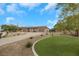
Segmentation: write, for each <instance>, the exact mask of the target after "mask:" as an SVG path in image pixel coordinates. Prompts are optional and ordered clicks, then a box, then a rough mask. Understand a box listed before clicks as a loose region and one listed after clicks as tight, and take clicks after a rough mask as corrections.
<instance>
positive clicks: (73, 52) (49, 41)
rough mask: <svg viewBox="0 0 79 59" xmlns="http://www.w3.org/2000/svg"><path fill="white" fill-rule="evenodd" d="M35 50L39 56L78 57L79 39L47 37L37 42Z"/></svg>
mask: <svg viewBox="0 0 79 59" xmlns="http://www.w3.org/2000/svg"><path fill="white" fill-rule="evenodd" d="M35 50H36V52H37V54H38V55H41V56H79V37H72V36H53V37H48V38H46V39H44V40H41V41H39V42H38V43H37V44H36V45H35Z"/></svg>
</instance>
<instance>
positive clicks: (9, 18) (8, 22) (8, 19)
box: [6, 17, 15, 24]
mask: <svg viewBox="0 0 79 59" xmlns="http://www.w3.org/2000/svg"><path fill="white" fill-rule="evenodd" d="M13 20H15V19H14V18H13V17H7V18H6V24H10V22H11V21H13Z"/></svg>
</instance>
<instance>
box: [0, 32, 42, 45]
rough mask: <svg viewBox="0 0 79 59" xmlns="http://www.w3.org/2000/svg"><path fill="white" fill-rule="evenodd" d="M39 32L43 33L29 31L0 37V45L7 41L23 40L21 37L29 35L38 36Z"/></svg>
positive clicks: (25, 37)
mask: <svg viewBox="0 0 79 59" xmlns="http://www.w3.org/2000/svg"><path fill="white" fill-rule="evenodd" d="M41 34H43V33H42V32H29V33H25V34H23V35H19V36H14V37H7V38H2V39H0V46H2V45H5V44H8V43H13V42H16V41H20V40H23V39H27V38H29V37H34V36H38V35H41Z"/></svg>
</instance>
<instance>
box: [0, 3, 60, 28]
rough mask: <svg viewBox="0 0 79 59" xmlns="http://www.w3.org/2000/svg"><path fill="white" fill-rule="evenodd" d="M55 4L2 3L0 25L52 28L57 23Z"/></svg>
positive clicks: (0, 6) (0, 5)
mask: <svg viewBox="0 0 79 59" xmlns="http://www.w3.org/2000/svg"><path fill="white" fill-rule="evenodd" d="M55 7H56V3H7V4H6V3H2V4H0V25H2V24H15V25H18V26H47V27H49V28H52V27H53V26H54V25H55V24H56V23H57V21H58V19H57V17H58V14H59V12H58V11H57V10H55Z"/></svg>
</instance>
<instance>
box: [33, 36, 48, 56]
mask: <svg viewBox="0 0 79 59" xmlns="http://www.w3.org/2000/svg"><path fill="white" fill-rule="evenodd" d="M47 37H49V36H46V37H42V38H41V39H39V40H37V41H35V42H34V43H33V45H32V52H33V54H34V55H35V56H39V55H38V54H37V53H36V51H35V48H34V47H35V44H36V43H38V42H39V41H41V40H43V39H44V38H47Z"/></svg>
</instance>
